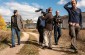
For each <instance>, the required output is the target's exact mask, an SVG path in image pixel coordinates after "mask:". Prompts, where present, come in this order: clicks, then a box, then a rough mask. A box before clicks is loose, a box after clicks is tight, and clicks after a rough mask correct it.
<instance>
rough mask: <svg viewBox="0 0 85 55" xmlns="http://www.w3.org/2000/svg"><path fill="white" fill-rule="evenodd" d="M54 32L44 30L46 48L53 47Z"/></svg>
mask: <svg viewBox="0 0 85 55" xmlns="http://www.w3.org/2000/svg"><path fill="white" fill-rule="evenodd" d="M51 37H52V31H49V30H46V29H45V30H44V43H45V46H48V47H52V43H51Z"/></svg>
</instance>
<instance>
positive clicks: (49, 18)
mask: <svg viewBox="0 0 85 55" xmlns="http://www.w3.org/2000/svg"><path fill="white" fill-rule="evenodd" d="M44 19H45V20H46V24H45V29H44V41H45V47H48V48H49V49H52V44H51V37H52V30H53V15H52V8H51V7H50V8H48V13H47V14H46V16H45V17H44Z"/></svg>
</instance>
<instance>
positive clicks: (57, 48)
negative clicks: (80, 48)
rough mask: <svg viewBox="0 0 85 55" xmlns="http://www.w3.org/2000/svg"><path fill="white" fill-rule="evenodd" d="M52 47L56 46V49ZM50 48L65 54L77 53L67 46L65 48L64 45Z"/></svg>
mask: <svg viewBox="0 0 85 55" xmlns="http://www.w3.org/2000/svg"><path fill="white" fill-rule="evenodd" d="M54 48H56V49H54ZM52 50H53V51H58V52H64V53H66V54H78V53H76V52H74V50H72V49H69V48H65V47H53V49H52Z"/></svg>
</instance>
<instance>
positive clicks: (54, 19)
mask: <svg viewBox="0 0 85 55" xmlns="http://www.w3.org/2000/svg"><path fill="white" fill-rule="evenodd" d="M76 5H77V1H76V0H71V2H68V3H67V4H65V5H64V8H65V9H66V10H67V12H68V15H69V19H68V24H69V35H70V36H71V39H72V41H71V49H73V50H75V52H77V44H76V39H77V36H78V34H79V30H80V28H82V14H81V9H79V8H77V6H76ZM55 13H56V15H55V16H53V15H52V8H51V7H50V8H48V12H47V14H46V15H43V14H42V15H41V16H40V17H39V18H38V21H37V29H38V32H39V34H40V37H39V44H40V45H42V44H43V46H44V48H49V49H52V43H51V41H52V40H51V39H52V38H51V37H52V31H53V29H54V39H55V44H56V45H58V40H59V38H60V37H61V24H62V22H63V21H62V20H63V19H61V17H60V15H59V11H56V12H55ZM23 28H24V25H23V20H22V17H21V16H20V15H19V14H18V11H17V10H14V15H13V16H11V31H12V46H11V47H15V40H14V37H15V33H16V34H17V38H18V45H20V31H21V30H22V29H23Z"/></svg>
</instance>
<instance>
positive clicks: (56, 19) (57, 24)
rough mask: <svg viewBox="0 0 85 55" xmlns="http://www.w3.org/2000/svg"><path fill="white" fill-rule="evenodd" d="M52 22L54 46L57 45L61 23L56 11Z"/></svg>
mask: <svg viewBox="0 0 85 55" xmlns="http://www.w3.org/2000/svg"><path fill="white" fill-rule="evenodd" d="M53 21H54V39H55V45H57V44H58V40H59V38H60V37H61V23H62V20H61V18H60V15H59V11H56V15H55V16H54V18H53Z"/></svg>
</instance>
